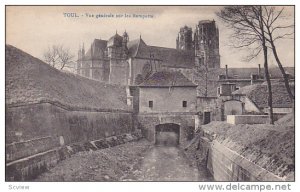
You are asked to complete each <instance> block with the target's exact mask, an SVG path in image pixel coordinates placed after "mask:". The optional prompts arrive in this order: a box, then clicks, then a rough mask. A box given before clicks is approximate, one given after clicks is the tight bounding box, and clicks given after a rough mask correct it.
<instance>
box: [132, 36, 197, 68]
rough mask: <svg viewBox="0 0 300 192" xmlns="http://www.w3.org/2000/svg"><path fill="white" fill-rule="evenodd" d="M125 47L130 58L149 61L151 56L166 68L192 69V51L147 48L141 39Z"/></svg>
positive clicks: (155, 47) (193, 61)
mask: <svg viewBox="0 0 300 192" xmlns="http://www.w3.org/2000/svg"><path fill="white" fill-rule="evenodd" d="M127 47H128V50H129V56H130V57H135V58H143V59H150V55H152V56H153V58H154V59H158V60H162V61H163V63H164V64H165V65H166V66H168V67H176V68H192V67H193V66H194V63H195V60H194V53H193V51H183V50H177V49H173V48H166V47H157V46H149V45H147V44H146V43H145V42H144V41H143V40H142V39H136V40H133V41H129V43H128V44H127ZM153 58H152V59H153Z"/></svg>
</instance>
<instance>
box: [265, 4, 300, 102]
mask: <svg viewBox="0 0 300 192" xmlns="http://www.w3.org/2000/svg"><path fill="white" fill-rule="evenodd" d="M283 11H284V7H282V8H281V9H280V10H279V11H278V10H276V7H274V6H263V14H262V22H263V24H264V27H265V31H266V34H267V37H266V41H267V42H268V43H269V44H270V49H271V50H272V52H273V55H274V57H275V60H276V62H277V64H278V67H279V69H280V71H281V73H282V76H283V79H284V84H285V87H286V90H287V92H288V95H289V97H290V99H291V101H292V102H293V101H294V100H295V96H294V95H293V93H292V91H291V88H290V84H289V78H288V76H287V74H286V72H285V70H284V68H283V66H282V63H281V60H280V59H279V55H278V52H277V49H276V46H275V43H276V41H277V40H279V39H283V38H290V37H291V36H292V35H294V24H293V23H289V24H281V23H279V22H278V21H279V20H280V19H282V18H284V15H283Z"/></svg>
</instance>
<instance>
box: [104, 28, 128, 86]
mask: <svg viewBox="0 0 300 192" xmlns="http://www.w3.org/2000/svg"><path fill="white" fill-rule="evenodd" d="M128 40H129V36H128V34H127V33H126V32H124V34H123V36H120V35H118V34H117V33H116V34H115V35H114V36H112V37H111V38H110V39H109V40H108V42H107V50H108V57H109V59H110V74H109V83H112V84H126V83H127V79H128V68H129V64H128V62H127V57H128V48H127V42H128Z"/></svg>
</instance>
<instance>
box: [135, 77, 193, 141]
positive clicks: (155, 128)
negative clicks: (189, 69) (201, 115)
mask: <svg viewBox="0 0 300 192" xmlns="http://www.w3.org/2000/svg"><path fill="white" fill-rule="evenodd" d="M196 87H197V85H195V84H194V83H192V82H191V81H190V80H189V79H187V78H186V77H185V76H184V75H183V74H182V73H180V72H169V71H160V72H156V73H154V74H153V75H151V76H150V77H149V78H148V79H147V80H146V81H144V82H143V83H141V84H140V85H138V86H133V87H131V94H132V95H133V98H134V101H133V102H134V111H135V114H136V115H137V119H138V128H139V129H141V130H142V132H143V134H144V135H145V136H146V138H147V139H149V140H150V141H152V142H153V143H157V144H159V143H160V142H163V141H166V140H168V141H174V142H175V143H177V144H182V143H185V142H186V141H187V140H189V139H191V138H192V137H193V133H194V129H195V117H196ZM170 135H173V136H174V137H173V139H172V138H171V139H170ZM164 137H165V138H168V139H163V138H164Z"/></svg>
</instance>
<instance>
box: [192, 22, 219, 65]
mask: <svg viewBox="0 0 300 192" xmlns="http://www.w3.org/2000/svg"><path fill="white" fill-rule="evenodd" d="M194 48H195V57H196V58H195V62H196V63H195V64H196V65H203V64H205V65H207V66H208V68H220V54H219V30H218V28H217V26H216V23H215V21H214V20H213V21H210V20H202V21H199V23H198V24H197V25H196V30H195V33H194Z"/></svg>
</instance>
